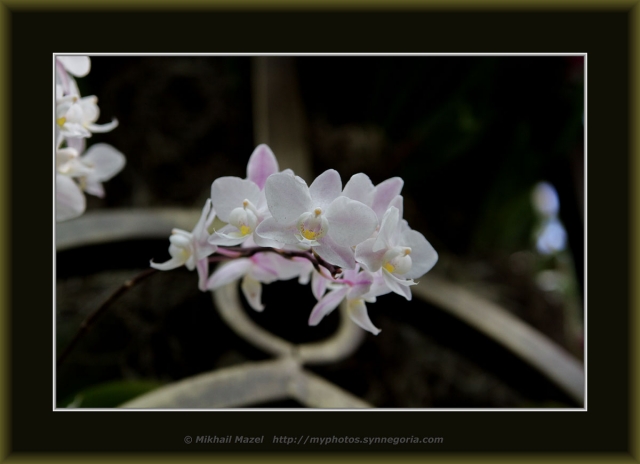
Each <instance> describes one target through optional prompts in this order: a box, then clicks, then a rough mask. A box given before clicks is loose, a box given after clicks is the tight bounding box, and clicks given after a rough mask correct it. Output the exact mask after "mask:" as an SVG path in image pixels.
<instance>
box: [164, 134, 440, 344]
mask: <svg viewBox="0 0 640 464" xmlns="http://www.w3.org/2000/svg"><path fill="white" fill-rule="evenodd" d="M403 183H404V182H403V180H402V179H401V178H399V177H394V178H391V179H388V180H386V181H384V182H382V183H380V184H378V185H377V186H374V185H373V183H372V182H371V180H370V179H369V177H368V176H367V175H366V174H363V173H360V174H356V175H354V176H353V177H351V179H350V180H349V181H348V182H347V184H346V185H345V186H344V188H343V185H342V180H341V179H340V175H339V174H338V172H337V171H335V170H333V169H329V170H327V171H325V172H323V173H322V174H320V175H319V176H318V177H317V178H316V179H315V180H314V181H313V182H312V183H311V185H307V183H306V182H305V181H304V180H303V179H302V178H300V177H298V176H296V175H295V174H294V173H293V171H291V170H290V169H286V170H284V171H279V167H278V162H277V160H276V157H275V156H274V154H273V152H272V151H271V149H270V148H269V147H268V146H267V145H259V146H258V147H257V148H256V149H255V150H254V152H253V154H252V155H251V157H250V159H249V163H248V165H247V177H246V179H241V178H238V177H221V178H218V179H216V180H215V181H214V182H213V184H212V185H211V198H209V199H207V201H206V203H205V205H204V208H203V210H202V214H201V216H200V220H199V221H198V223H197V224H196V226H195V228H194V229H193V231H191V232H187V231H184V230H180V229H174V230H173V231H172V234H171V236H170V238H169V241H170V246H169V254H170V255H171V259H169V260H168V261H166V262H164V263H154V262H153V261H152V262H151V267H153V268H155V269H159V270H170V269H175V268H178V267H181V266H186V267H187V269H189V270H194V269H197V272H198V276H199V288H200V290H202V291H206V290H215V289H217V288H219V287H221V286H224V285H227V284H229V283H232V282H235V281H238V280H241V289H242V292H243V293H244V296H245V297H246V299H247V302H248V303H249V305H250V306H251V307H252V308H253V309H255V310H256V311H262V310H263V309H264V306H263V304H262V301H261V295H262V284H269V283H272V282H275V281H277V280H289V279H294V278H297V279H298V281H299V283H301V284H303V285H304V284H307V283H309V282H310V283H311V290H312V292H313V295H314V296H315V298H316V299H317V300H318V302H317V304H316V305H315V306H314V308H313V309H312V311H311V314H310V316H309V325H312V326H314V325H317V324H318V323H319V322H320V321H321V320H322V319H323V318H324V317H325V316H326V315H328V314H329V313H331V312H332V311H333V310H334V309H335V308H337V307H338V305H339V304H340V303H341V302H342V301H344V300H346V303H347V309H348V314H349V316H350V317H351V319H352V320H353V321H354V322H355V323H356V324H358V325H359V326H360V327H362V328H363V329H365V330H367V331H369V332H371V333H373V334H375V335H377V334H378V333H379V332H380V330H379V329H378V328H376V327H375V326H374V325H373V323H372V322H371V320H370V318H369V315H368V313H367V308H366V303H373V302H375V301H376V298H377V297H378V296H381V295H384V294H387V293H391V292H394V293H397V294H399V295H401V296H403V297H405V298H406V299H407V300H410V299H411V290H410V288H411V286H412V285H415V284H416V282H415V281H414V279H416V278H419V277H420V276H422V275H424V274H425V273H426V272H428V271H429V270H430V269H431V268H432V267H433V266H434V265H435V263H436V261H437V260H438V254H437V253H436V251H435V250H434V248H433V247H432V246H431V244H430V243H429V242H428V241H427V239H426V238H425V237H424V236H423V235H422V234H421V233H420V232H417V231H415V230H412V229H411V228H410V227H409V225H408V223H407V221H406V220H404V219H402V213H403V199H402V196H401V195H400V191H401V190H402V187H403ZM216 217H217V218H218V219H219V220H220V221H222V222H223V223H226V225H224V226H223V227H221V228H219V229H218V230H212V225H213V222H214V219H215V218H216ZM220 261H228V262H225V263H224V264H222V265H221V266H219V267H218V269H217V270H216V271H215V272H213V274H212V275H211V276H209V263H212V262H220Z"/></svg>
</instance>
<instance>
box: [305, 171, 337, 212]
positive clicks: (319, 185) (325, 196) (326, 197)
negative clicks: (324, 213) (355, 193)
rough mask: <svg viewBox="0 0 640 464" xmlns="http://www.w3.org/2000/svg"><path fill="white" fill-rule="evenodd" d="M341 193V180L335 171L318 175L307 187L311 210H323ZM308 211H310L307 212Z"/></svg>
mask: <svg viewBox="0 0 640 464" xmlns="http://www.w3.org/2000/svg"><path fill="white" fill-rule="evenodd" d="M341 192H342V180H341V179H340V174H338V171H336V170H335V169H328V170H326V171H325V172H323V173H322V174H320V175H319V176H318V177H316V179H315V180H314V181H313V183H312V184H311V186H310V187H309V194H310V195H311V203H312V207H313V208H320V209H322V210H325V209H326V208H328V206H329V205H330V204H331V202H333V200H335V199H336V198H338V196H340V193H341ZM307 211H310V210H307Z"/></svg>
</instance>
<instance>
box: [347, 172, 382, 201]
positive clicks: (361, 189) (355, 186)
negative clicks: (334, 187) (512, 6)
mask: <svg viewBox="0 0 640 464" xmlns="http://www.w3.org/2000/svg"><path fill="white" fill-rule="evenodd" d="M373 191H374V186H373V183H372V182H371V179H369V176H367V175H366V174H364V173H362V172H360V173H358V174H354V175H353V176H351V179H349V182H347V185H345V186H344V190H343V191H342V194H343V195H344V196H345V197H348V198H351V199H352V200H356V201H359V202H360V203H364V204H365V205H367V206H370V205H371V200H372V198H373Z"/></svg>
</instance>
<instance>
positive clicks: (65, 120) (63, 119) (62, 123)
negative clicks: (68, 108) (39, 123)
mask: <svg viewBox="0 0 640 464" xmlns="http://www.w3.org/2000/svg"><path fill="white" fill-rule="evenodd" d="M56 122H57V123H58V125H59V126H60V127H62V126H64V123H65V122H67V118H65V117H64V116H63V117H61V118H58V119H57V120H56Z"/></svg>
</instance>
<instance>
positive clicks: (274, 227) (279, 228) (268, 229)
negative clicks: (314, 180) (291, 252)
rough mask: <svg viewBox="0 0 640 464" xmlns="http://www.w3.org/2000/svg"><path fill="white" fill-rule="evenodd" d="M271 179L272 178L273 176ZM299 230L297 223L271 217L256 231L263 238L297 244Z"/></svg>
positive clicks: (259, 225)
mask: <svg viewBox="0 0 640 464" xmlns="http://www.w3.org/2000/svg"><path fill="white" fill-rule="evenodd" d="M269 179H271V177H270V178H269ZM267 185H268V183H267ZM297 231H298V229H297V228H296V225H295V223H293V224H288V225H285V224H281V223H279V222H278V221H276V219H275V218H272V217H271V218H267V219H265V220H264V221H262V222H261V223H260V224H258V227H256V231H255V233H256V235H259V236H260V237H262V238H266V239H269V240H275V241H276V242H279V243H284V244H288V245H296V244H297V243H298V239H297V238H296V237H295V233H296V232H297Z"/></svg>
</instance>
